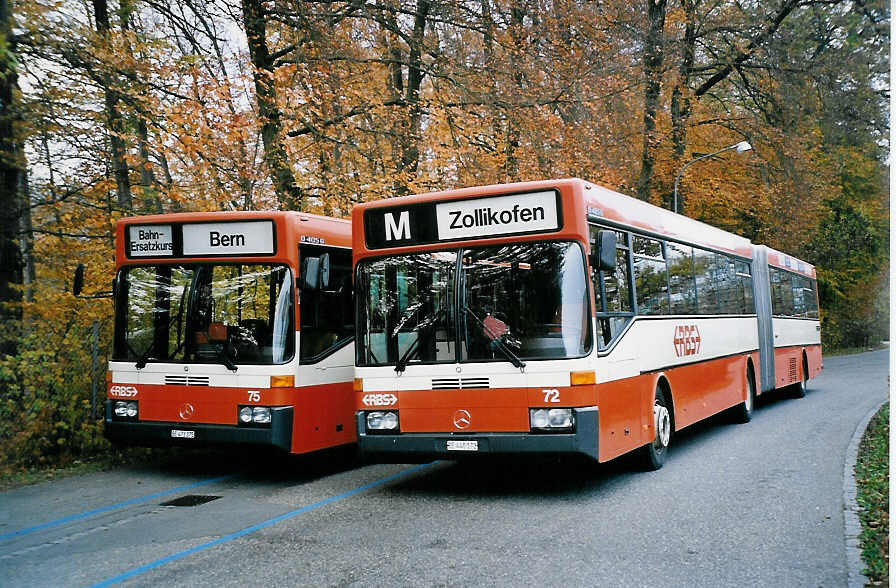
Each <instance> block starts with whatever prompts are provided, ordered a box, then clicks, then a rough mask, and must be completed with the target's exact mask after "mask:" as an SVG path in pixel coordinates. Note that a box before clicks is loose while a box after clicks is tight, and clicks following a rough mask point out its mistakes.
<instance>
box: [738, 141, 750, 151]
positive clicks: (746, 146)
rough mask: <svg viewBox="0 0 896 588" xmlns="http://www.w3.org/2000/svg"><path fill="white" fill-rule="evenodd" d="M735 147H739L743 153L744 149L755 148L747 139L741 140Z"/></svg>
mask: <svg viewBox="0 0 896 588" xmlns="http://www.w3.org/2000/svg"><path fill="white" fill-rule="evenodd" d="M734 148H735V149H737V152H738V153H743V152H744V151H750V150H751V149H753V146H752V145H750V144H749V143H748V142H746V141H741V142H740V143H738V144H737V145H735V146H734Z"/></svg>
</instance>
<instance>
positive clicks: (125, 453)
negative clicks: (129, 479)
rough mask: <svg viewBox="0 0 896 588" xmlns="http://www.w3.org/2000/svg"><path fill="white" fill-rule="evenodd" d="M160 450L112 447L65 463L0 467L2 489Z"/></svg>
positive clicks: (93, 469) (107, 467)
mask: <svg viewBox="0 0 896 588" xmlns="http://www.w3.org/2000/svg"><path fill="white" fill-rule="evenodd" d="M158 452H159V450H151V449H140V448H131V449H121V450H116V449H112V450H109V451H107V452H103V453H98V454H97V455H95V456H93V457H90V458H86V459H76V460H74V461H72V462H71V463H67V464H64V465H48V466H40V467H34V468H29V469H18V470H16V469H6V470H4V469H0V491H3V490H10V489H12V488H18V487H19V486H28V485H31V484H39V483H41V482H47V481H50V480H58V479H61V478H66V477H69V476H77V475H83V474H91V473H94V472H102V471H106V470H110V469H113V468H116V467H119V466H121V465H122V464H125V463H132V462H135V461H143V460H148V459H151V458H152V457H153V455H154V454H155V453H158Z"/></svg>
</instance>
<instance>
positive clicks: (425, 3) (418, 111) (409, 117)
mask: <svg viewBox="0 0 896 588" xmlns="http://www.w3.org/2000/svg"><path fill="white" fill-rule="evenodd" d="M431 8H432V2H430V1H429V0H417V10H416V12H415V14H414V28H413V30H412V31H411V34H410V35H409V36H408V37H407V43H408V62H407V67H408V75H407V86H406V87H404V94H403V95H402V85H403V78H404V76H403V75H402V70H401V49H400V47H399V45H398V38H399V35H398V33H399V30H398V27H399V26H400V25H399V24H398V19H397V15H396V13H395V10H397V4H396V5H394V6H391V7H390V8H389V11H390V12H389V15H388V16H387V22H388V23H389V27H390V28H393V30H392V31H390V32H391V35H390V36H391V39H390V46H389V57H390V62H391V64H390V72H389V76H390V80H389V86H390V89H391V94H392V96H390V98H391V99H394V98H396V97H399V96H400V97H401V99H402V102H403V104H404V106H405V108H406V110H405V112H404V113H403V119H402V120H401V123H400V124H399V125H398V133H397V135H398V138H397V143H398V145H397V159H398V161H397V165H396V170H395V171H396V174H395V181H394V182H393V189H394V190H395V192H396V195H398V196H402V195H405V194H408V193H409V192H410V184H411V182H412V181H413V180H414V178H415V177H416V175H417V169H418V167H419V165H420V143H421V141H422V138H421V136H420V132H421V123H422V122H423V109H422V107H421V104H420V87H421V85H422V84H423V78H424V77H425V76H426V74H425V72H424V71H423V46H424V41H425V36H426V20H427V18H428V17H429V11H430V9H431Z"/></svg>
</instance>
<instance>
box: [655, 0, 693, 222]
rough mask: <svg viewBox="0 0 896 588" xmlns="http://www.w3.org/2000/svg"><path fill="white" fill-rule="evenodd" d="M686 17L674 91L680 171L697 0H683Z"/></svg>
mask: <svg viewBox="0 0 896 588" xmlns="http://www.w3.org/2000/svg"><path fill="white" fill-rule="evenodd" d="M681 6H682V8H683V9H684V13H685V27H684V38H683V39H682V44H681V62H680V63H679V64H678V80H677V81H676V83H675V88H674V89H673V90H672V103H671V105H670V110H671V115H672V145H673V149H674V153H675V159H676V161H677V168H679V169H680V168H681V166H682V165H683V164H684V154H685V151H686V149H687V140H688V136H687V125H688V120H689V119H690V116H691V99H690V88H689V85H688V83H689V82H690V75H691V68H693V67H694V50H695V47H696V45H697V23H696V20H697V0H681ZM673 196H674V194H669V193H666V194H664V195H663V206H664V207H665V208H669V209H671V208H672V206H673V199H674V198H673ZM678 201H679V205H678V209H679V210H684V201H683V200H682V196H681V194H679V195H678Z"/></svg>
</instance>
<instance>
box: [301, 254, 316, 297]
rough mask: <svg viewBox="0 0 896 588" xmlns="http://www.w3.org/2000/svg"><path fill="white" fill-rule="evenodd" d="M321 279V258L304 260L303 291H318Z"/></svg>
mask: <svg viewBox="0 0 896 588" xmlns="http://www.w3.org/2000/svg"><path fill="white" fill-rule="evenodd" d="M319 278H320V258H319V257H306V258H305V259H303V260H302V290H307V291H314V290H317V289H318V286H319V282H318V280H319Z"/></svg>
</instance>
